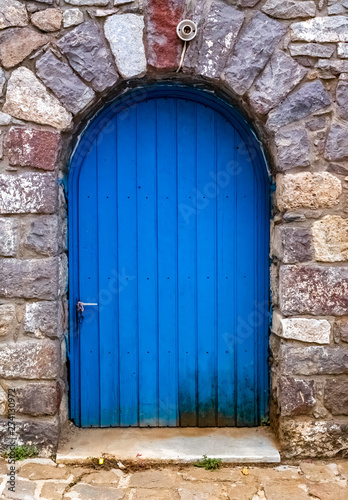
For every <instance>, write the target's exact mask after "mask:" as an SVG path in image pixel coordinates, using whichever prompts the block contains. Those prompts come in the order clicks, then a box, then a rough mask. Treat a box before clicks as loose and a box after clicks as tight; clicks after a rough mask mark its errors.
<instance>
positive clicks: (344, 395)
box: [324, 378, 348, 415]
mask: <svg viewBox="0 0 348 500" xmlns="http://www.w3.org/2000/svg"><path fill="white" fill-rule="evenodd" d="M324 404H325V406H326V408H327V409H328V410H330V412H331V413H332V415H348V380H347V378H342V379H331V380H327V381H326V384H325V390H324Z"/></svg>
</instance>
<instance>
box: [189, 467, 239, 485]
mask: <svg viewBox="0 0 348 500" xmlns="http://www.w3.org/2000/svg"><path fill="white" fill-rule="evenodd" d="M180 477H182V478H183V479H184V480H185V481H200V482H211V481H212V474H211V471H209V470H205V469H202V468H199V467H197V468H194V467H192V468H190V469H188V471H182V472H180ZM241 479H243V475H242V473H241V471H240V469H239V470H238V469H230V468H226V469H225V468H221V469H217V470H216V471H214V478H213V482H238V481H241Z"/></svg>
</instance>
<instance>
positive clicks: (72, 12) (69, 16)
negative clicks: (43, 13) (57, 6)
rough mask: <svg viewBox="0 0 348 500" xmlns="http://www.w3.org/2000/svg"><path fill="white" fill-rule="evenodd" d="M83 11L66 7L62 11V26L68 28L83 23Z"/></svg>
mask: <svg viewBox="0 0 348 500" xmlns="http://www.w3.org/2000/svg"><path fill="white" fill-rule="evenodd" d="M83 19H84V16H83V12H82V10H80V9H77V8H76V9H67V10H64V11H63V27H64V28H70V27H71V26H77V25H78V24H81V23H83Z"/></svg>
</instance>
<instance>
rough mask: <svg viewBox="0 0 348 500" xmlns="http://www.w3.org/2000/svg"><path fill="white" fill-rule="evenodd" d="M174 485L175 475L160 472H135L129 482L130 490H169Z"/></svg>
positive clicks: (163, 471)
mask: <svg viewBox="0 0 348 500" xmlns="http://www.w3.org/2000/svg"><path fill="white" fill-rule="evenodd" d="M174 485H175V474H173V473H171V472H170V471H167V470H165V469H162V470H149V471H144V472H135V473H134V474H133V475H132V476H131V478H130V481H129V484H128V486H129V487H130V488H165V489H166V488H170V487H174Z"/></svg>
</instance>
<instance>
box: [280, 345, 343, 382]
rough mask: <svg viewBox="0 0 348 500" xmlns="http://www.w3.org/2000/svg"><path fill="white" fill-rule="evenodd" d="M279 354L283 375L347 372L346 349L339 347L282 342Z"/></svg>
mask: <svg viewBox="0 0 348 500" xmlns="http://www.w3.org/2000/svg"><path fill="white" fill-rule="evenodd" d="M279 356H280V357H279V362H280V363H281V367H282V373H283V374H284V375H320V374H327V375H340V374H346V373H348V349H344V348H340V347H330V346H325V347H324V346H308V347H302V346H301V347H294V346H293V345H291V344H282V346H281V350H280V353H279Z"/></svg>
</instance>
